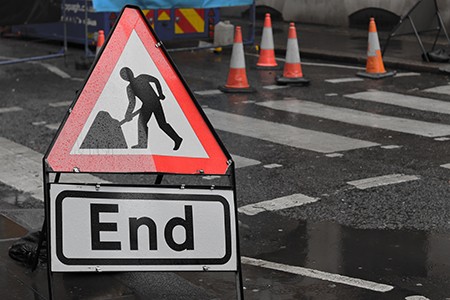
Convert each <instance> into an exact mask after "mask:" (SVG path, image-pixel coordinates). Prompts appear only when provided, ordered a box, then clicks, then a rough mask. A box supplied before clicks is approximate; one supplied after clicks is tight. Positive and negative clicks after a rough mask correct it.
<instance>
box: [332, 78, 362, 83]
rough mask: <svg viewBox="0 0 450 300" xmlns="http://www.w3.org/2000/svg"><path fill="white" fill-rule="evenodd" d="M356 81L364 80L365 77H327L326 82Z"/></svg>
mask: <svg viewBox="0 0 450 300" xmlns="http://www.w3.org/2000/svg"><path fill="white" fill-rule="evenodd" d="M356 81H364V79H362V78H359V77H350V78H337V79H325V82H329V83H346V82H356Z"/></svg>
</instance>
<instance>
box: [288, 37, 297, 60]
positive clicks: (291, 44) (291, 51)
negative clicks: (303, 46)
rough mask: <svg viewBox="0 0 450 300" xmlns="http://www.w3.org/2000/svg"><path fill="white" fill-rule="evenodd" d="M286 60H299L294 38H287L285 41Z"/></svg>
mask: <svg viewBox="0 0 450 300" xmlns="http://www.w3.org/2000/svg"><path fill="white" fill-rule="evenodd" d="M286 62H287V63H290V64H296V63H299V62H300V53H299V50H298V43H297V40H296V39H288V41H287V52H286Z"/></svg>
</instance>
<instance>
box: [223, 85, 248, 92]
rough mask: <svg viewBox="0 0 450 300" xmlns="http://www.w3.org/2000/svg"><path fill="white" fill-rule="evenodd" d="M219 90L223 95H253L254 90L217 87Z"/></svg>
mask: <svg viewBox="0 0 450 300" xmlns="http://www.w3.org/2000/svg"><path fill="white" fill-rule="evenodd" d="M219 90H220V91H221V92H224V93H254V92H256V90H255V89H254V88H252V87H248V88H230V87H227V86H225V85H222V86H219Z"/></svg>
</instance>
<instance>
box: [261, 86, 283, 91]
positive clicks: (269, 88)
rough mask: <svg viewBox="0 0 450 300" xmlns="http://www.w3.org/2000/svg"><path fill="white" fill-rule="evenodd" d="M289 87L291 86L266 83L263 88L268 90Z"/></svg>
mask: <svg viewBox="0 0 450 300" xmlns="http://www.w3.org/2000/svg"><path fill="white" fill-rule="evenodd" d="M288 87H289V86H288V85H266V86H263V89H266V90H279V89H286V88H288Z"/></svg>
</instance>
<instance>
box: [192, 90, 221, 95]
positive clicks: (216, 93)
mask: <svg viewBox="0 0 450 300" xmlns="http://www.w3.org/2000/svg"><path fill="white" fill-rule="evenodd" d="M194 93H195V94H197V95H201V96H210V95H220V94H222V92H221V91H220V90H207V91H195V92H194Z"/></svg>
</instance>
